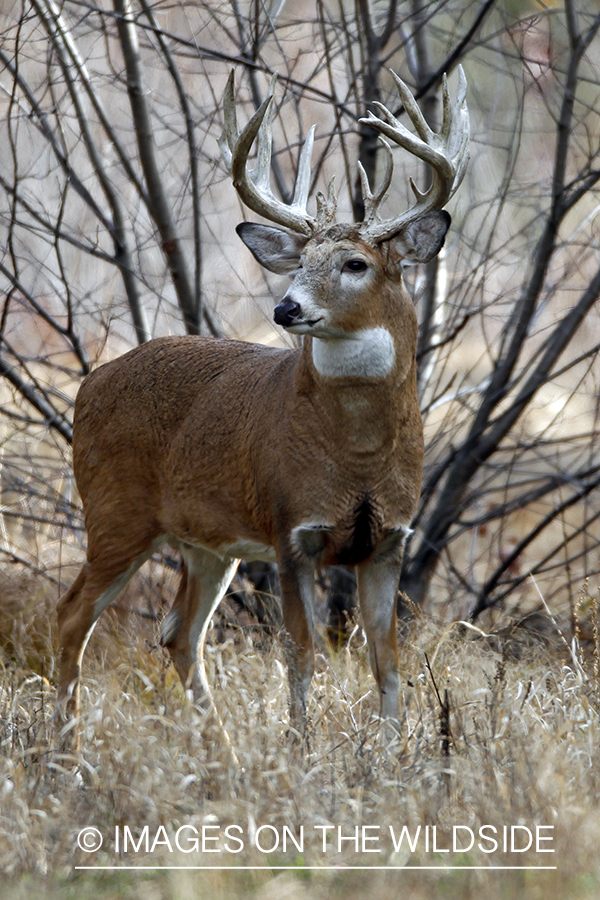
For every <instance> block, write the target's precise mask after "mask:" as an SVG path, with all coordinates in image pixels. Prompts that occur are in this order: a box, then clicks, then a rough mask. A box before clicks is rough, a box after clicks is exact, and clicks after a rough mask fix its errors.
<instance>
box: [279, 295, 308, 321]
mask: <svg viewBox="0 0 600 900" xmlns="http://www.w3.org/2000/svg"><path fill="white" fill-rule="evenodd" d="M301 314H302V310H301V309H300V304H299V303H296V301H295V300H286V298H285V297H284V298H283V300H282V301H281V303H278V304H277V306H276V307H275V309H274V311H273V319H274V321H275V324H276V325H283V326H284V327H286V326H288V325H293V324H294V320H295V319H299V318H300V316H301Z"/></svg>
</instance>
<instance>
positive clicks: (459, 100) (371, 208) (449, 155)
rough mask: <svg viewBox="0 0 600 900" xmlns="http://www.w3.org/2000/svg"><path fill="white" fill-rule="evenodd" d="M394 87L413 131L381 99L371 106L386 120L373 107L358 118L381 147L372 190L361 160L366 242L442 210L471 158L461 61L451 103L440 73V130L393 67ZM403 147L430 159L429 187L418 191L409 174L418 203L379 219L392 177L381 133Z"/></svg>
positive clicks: (389, 154) (387, 147)
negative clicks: (378, 176)
mask: <svg viewBox="0 0 600 900" xmlns="http://www.w3.org/2000/svg"><path fill="white" fill-rule="evenodd" d="M392 75H393V76H394V80H395V81H396V84H397V86H398V93H399V94H400V99H401V101H402V104H403V106H404V108H405V110H406V112H407V113H408V116H409V118H410V120H411V122H412V123H413V125H414V127H415V131H416V132H417V134H416V135H414V134H412V133H411V132H410V131H408V129H407V128H405V126H404V125H402V123H401V122H399V121H398V120H397V119H396V117H395V116H394V115H393V114H392V113H391V112H390V111H389V109H387V108H386V107H385V106H384V105H383V104H382V103H376V104H375V105H376V106H377V107H378V109H379V110H380V111H381V112H382V113H383V115H384V116H385V118H386V119H387V121H384V120H383V119H380V118H378V117H377V116H376V115H374V114H373V113H372V112H369V113H368V115H367V117H366V118H364V119H360V121H361V122H365V123H366V124H368V125H371V126H372V127H373V128H376V129H377V131H379V132H380V140H381V142H382V144H383V146H384V147H385V172H384V175H383V178H382V181H381V184H380V185H379V186H378V188H377V189H376V191H375V192H374V193H372V192H371V188H370V186H369V181H368V178H367V175H366V172H365V170H364V169H363V167H362V165H361V164H360V163H359V164H358V165H359V170H360V178H361V187H362V193H363V200H364V204H365V218H364V221H363V222H362V224H361V226H360V232H361V235H362V237H363V238H364V239H365V240H366V241H368V242H369V243H373V244H378V243H379V242H380V241H385V240H387V239H388V238H390V237H392V236H393V235H394V234H396V233H397V232H398V230H399V229H400V228H401V227H402V226H403V225H405V224H407V223H408V222H411V221H414V219H417V218H418V217H419V216H422V215H423V214H424V213H427V212H430V211H431V210H436V209H442V207H444V206H445V205H446V203H447V202H448V200H449V199H450V197H451V196H452V195H453V194H454V192H455V191H456V189H457V188H458V186H459V184H460V183H461V181H462V179H463V176H464V174H465V169H466V167H467V162H468V160H469V111H468V109H467V104H466V93H467V79H466V78H465V73H464V71H463V68H462V66H459V67H458V92H457V97H456V101H455V103H454V105H452V104H451V101H450V94H449V92H448V84H447V81H446V76H445V75H444V79H443V84H442V90H443V114H442V128H441V131H440V132H439V133H437V132H435V131H432V130H431V128H430V127H429V125H428V124H427V122H426V121H425V119H424V117H423V114H422V112H421V110H420V109H419V107H418V105H417V102H416V100H415V98H414V97H413V95H412V94H411V92H410V90H409V89H408V87H407V86H406V85H405V84H404V82H403V81H402V79H400V78H398V76H397V75H396V74H395V73H394V72H392ZM382 134H383V135H385V137H387V138H389V139H390V140H391V141H393V142H394V143H395V144H398V145H399V146H400V147H404V149H405V150H408V151H409V152H410V153H412V154H413V155H414V156H416V157H417V158H418V159H422V160H423V161H424V162H426V163H428V164H429V165H430V166H431V168H432V169H433V181H432V183H431V186H430V187H429V188H428V189H427V190H426V191H425V192H421V191H420V190H419V189H418V188H417V186H416V185H415V183H414V182H413V180H412V178H411V180H410V185H411V188H412V190H413V192H414V194H415V197H416V201H417V202H416V203H415V204H414V205H413V206H412V207H411V208H410V209H409V210H407V211H406V212H404V213H402V214H401V215H400V216H396V218H394V219H382V218H381V217H380V215H379V209H380V206H381V204H382V203H383V200H384V198H385V195H386V194H387V191H388V189H389V186H390V183H391V180H392V171H393V162H392V151H391V148H390V145H389V144H388V142H387V141H386V140H385V139H384V138H383V137H381V135H382Z"/></svg>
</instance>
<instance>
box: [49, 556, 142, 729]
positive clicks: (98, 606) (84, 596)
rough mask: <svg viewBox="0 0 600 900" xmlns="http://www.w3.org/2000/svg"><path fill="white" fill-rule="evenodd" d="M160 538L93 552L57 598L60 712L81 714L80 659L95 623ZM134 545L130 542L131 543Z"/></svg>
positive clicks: (66, 716) (63, 715) (65, 714)
mask: <svg viewBox="0 0 600 900" xmlns="http://www.w3.org/2000/svg"><path fill="white" fill-rule="evenodd" d="M158 543H159V541H155V542H154V543H150V542H149V541H147V540H146V541H144V542H143V543H140V544H139V545H138V546H137V547H136V548H135V549H130V551H129V552H128V553H125V552H124V548H125V546H126V545H125V543H122V544H119V543H118V542H114V543H113V549H114V547H118V548H119V550H118V552H113V553H111V554H110V555H109V554H108V553H107V552H104V553H100V554H97V555H96V554H94V555H93V554H92V553H91V551H90V552H89V556H88V560H87V562H86V563H84V565H83V566H82V568H81V570H80V572H79V575H78V576H77V578H76V579H75V581H74V582H73V584H72V585H71V587H70V588H69V589H68V590H67V591H66V592H65V593H64V594H63V595H62V597H61V598H60V600H59V601H58V606H57V617H58V637H59V644H60V648H61V661H60V675H59V682H58V702H59V716H60V718H63V719H70V718H71V717H72V716H77V715H78V714H79V678H80V672H81V660H82V657H83V653H84V651H85V648H86V645H87V642H88V640H89V638H90V635H91V633H92V631H93V629H94V625H95V624H96V622H97V621H98V619H99V618H100V616H101V615H102V613H103V612H104V610H105V609H107V608H108V607H109V606H110V604H111V603H112V602H113V600H115V598H116V597H117V595H118V594H119V593H120V592H121V591H122V590H123V588H124V587H125V585H126V584H127V582H128V581H129V580H130V578H131V577H132V576H133V575H134V574H135V572H137V570H138V569H139V568H140V566H141V565H142V564H143V563H144V562H145V561H146V560H147V559H148V558H149V557H150V556H151V555H152V553H153V552H154V550H155V547H156V545H157V544H158ZM129 546H130V548H131V544H130V545H129Z"/></svg>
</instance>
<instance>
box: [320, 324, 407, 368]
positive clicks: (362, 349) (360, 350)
mask: <svg viewBox="0 0 600 900" xmlns="http://www.w3.org/2000/svg"><path fill="white" fill-rule="evenodd" d="M312 358H313V363H314V365H315V369H316V370H317V372H318V373H319V375H323V376H324V377H325V378H352V377H354V378H383V377H384V376H385V375H389V374H390V372H391V371H392V369H393V368H394V363H395V361H396V349H395V346H394V339H393V337H392V335H391V334H390V333H389V331H388V330H387V328H363V329H361V330H360V331H355V332H353V333H352V334H349V335H348V336H347V337H343V338H331V339H330V340H326V341H324V340H321V339H320V338H313V344H312Z"/></svg>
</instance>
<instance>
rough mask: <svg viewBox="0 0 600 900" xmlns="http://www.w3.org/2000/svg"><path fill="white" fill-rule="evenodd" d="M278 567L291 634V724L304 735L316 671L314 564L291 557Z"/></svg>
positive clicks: (288, 656) (289, 633) (288, 652)
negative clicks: (309, 694)
mask: <svg viewBox="0 0 600 900" xmlns="http://www.w3.org/2000/svg"><path fill="white" fill-rule="evenodd" d="M278 566H279V581H280V584H281V602H282V611H283V622H284V625H285V627H286V630H287V633H288V641H287V646H286V651H287V652H286V655H287V664H288V679H289V685H290V725H291V726H292V727H293V728H295V729H296V730H297V731H299V732H300V734H302V735H303V736H304V734H305V732H306V709H307V704H308V692H309V688H310V682H311V679H312V675H313V671H314V642H313V634H314V594H315V575H314V565H313V563H312V561H310V560H307V559H305V558H302V559H295V558H291V557H288V558H285V559H280V560H279V563H278Z"/></svg>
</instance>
